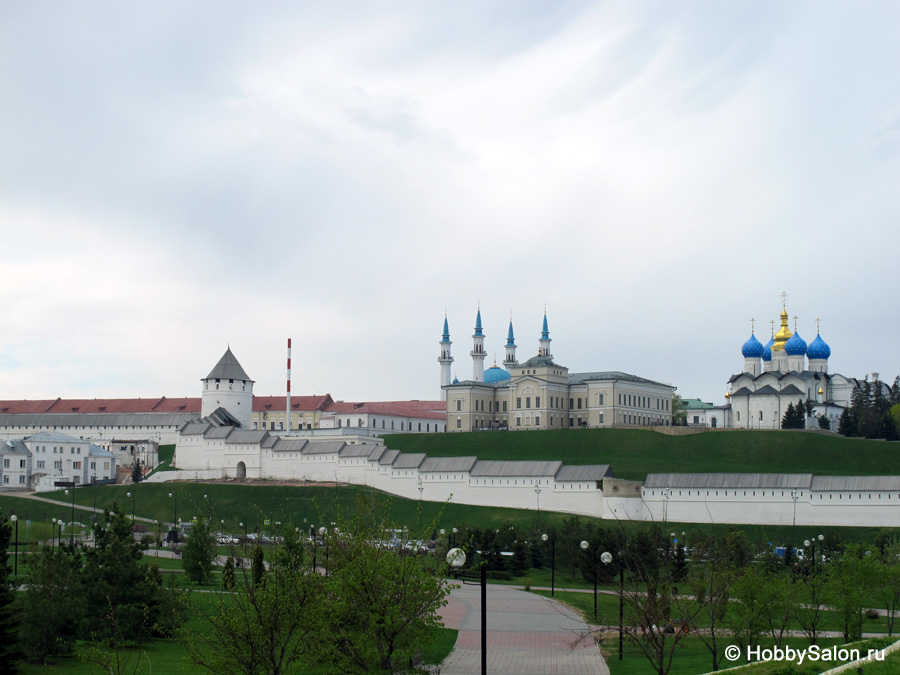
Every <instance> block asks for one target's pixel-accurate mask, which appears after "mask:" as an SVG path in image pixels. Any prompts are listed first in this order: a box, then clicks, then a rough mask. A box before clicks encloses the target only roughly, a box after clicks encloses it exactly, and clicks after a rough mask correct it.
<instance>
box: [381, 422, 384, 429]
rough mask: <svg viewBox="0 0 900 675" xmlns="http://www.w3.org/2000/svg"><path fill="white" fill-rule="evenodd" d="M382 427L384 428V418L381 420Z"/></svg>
mask: <svg viewBox="0 0 900 675" xmlns="http://www.w3.org/2000/svg"><path fill="white" fill-rule="evenodd" d="M381 428H382V429H384V420H381Z"/></svg>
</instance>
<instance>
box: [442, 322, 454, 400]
mask: <svg viewBox="0 0 900 675" xmlns="http://www.w3.org/2000/svg"><path fill="white" fill-rule="evenodd" d="M438 344H439V345H440V346H441V355H440V356H439V357H438V363H440V364H441V400H442V401H446V400H447V391H446V390H445V389H444V387H446V386H447V385H448V384H450V364H452V363H453V357H452V356H450V345H452V344H453V343H452V342H450V328H449V327H448V326H447V315H446V314H444V334H443V335H442V336H441V341H440V342H439V343H438Z"/></svg>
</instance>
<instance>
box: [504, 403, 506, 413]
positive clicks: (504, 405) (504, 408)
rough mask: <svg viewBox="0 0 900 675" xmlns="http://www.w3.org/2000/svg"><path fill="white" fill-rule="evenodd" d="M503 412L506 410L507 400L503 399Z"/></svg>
mask: <svg viewBox="0 0 900 675" xmlns="http://www.w3.org/2000/svg"><path fill="white" fill-rule="evenodd" d="M503 412H506V401H503Z"/></svg>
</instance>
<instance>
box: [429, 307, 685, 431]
mask: <svg viewBox="0 0 900 675" xmlns="http://www.w3.org/2000/svg"><path fill="white" fill-rule="evenodd" d="M485 338H486V335H485V330H484V325H483V324H482V320H481V308H479V309H478V310H477V312H476V314H475V329H474V332H473V334H472V350H471V351H470V352H469V356H470V357H471V358H472V377H471V378H470V379H465V380H460V379H459V378H457V377H454V378H453V379H452V380H451V379H450V378H451V367H452V364H453V360H454V359H453V356H452V355H451V351H450V346H451V345H452V344H453V343H452V342H451V341H450V327H449V323H448V319H447V317H446V316H445V317H444V330H443V333H442V334H441V341H440V342H439V343H438V344H439V345H440V356H439V357H438V363H439V364H440V368H441V370H440V372H441V379H440V383H441V399H442V400H445V401H446V402H447V431H478V430H521V431H527V430H537V429H566V428H570V427H579V428H585V427H613V426H630V427H636V426H646V427H659V426H671V424H672V397H673V395H674V393H675V387H673V386H672V385H669V384H664V383H661V382H655V381H653V380H648V379H645V378H642V377H638V376H636V375H630V374H628V373H624V372H621V371H592V372H583V373H570V372H569V369H568V368H566V367H565V366H561V365H559V364H557V363H556V362H555V361H554V360H553V355H552V354H551V353H550V343H551V339H550V328H549V326H548V322H547V313H546V312H544V320H543V324H542V325H541V331H540V338H539V339H538V350H537V354H536V355H535V356H532V357H531V358H529V359H527V360H526V361H524V362H522V363H520V362H519V359H518V357H517V355H516V350H517V346H516V338H515V333H514V331H513V323H512V318H510V321H509V329H508V331H507V333H506V344H505V356H504V359H503V363H502V367H501V366H498V365H497V363H496V361H495V362H494V364H493V365H492V366H491V367H490V368H488V369H487V370H485V368H484V360H485V357H486V351H485Z"/></svg>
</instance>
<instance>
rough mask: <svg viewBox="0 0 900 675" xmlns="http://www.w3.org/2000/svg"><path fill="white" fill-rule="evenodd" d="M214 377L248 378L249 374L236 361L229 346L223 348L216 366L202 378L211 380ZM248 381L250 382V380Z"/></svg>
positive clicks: (223, 378)
mask: <svg viewBox="0 0 900 675" xmlns="http://www.w3.org/2000/svg"><path fill="white" fill-rule="evenodd" d="M216 378H218V379H220V380H250V376H249V375H247V373H245V372H244V369H243V368H242V367H241V364H240V363H238V360H237V359H236V358H235V357H234V354H232V353H231V347H229V348H228V349H226V350H225V353H224V354H222V358H221V359H219V362H218V363H217V364H216V367H215V368H213V369H212V370H211V371H209V375H207V376H206V377H205V378H203V379H205V380H211V379H216ZM250 381H251V382H252V380H250Z"/></svg>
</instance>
